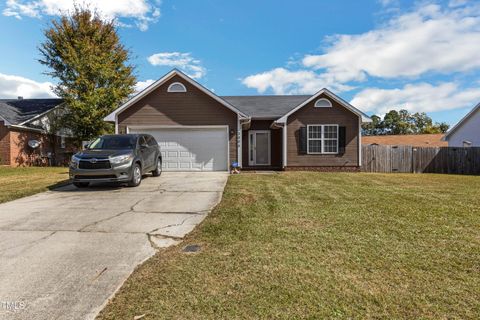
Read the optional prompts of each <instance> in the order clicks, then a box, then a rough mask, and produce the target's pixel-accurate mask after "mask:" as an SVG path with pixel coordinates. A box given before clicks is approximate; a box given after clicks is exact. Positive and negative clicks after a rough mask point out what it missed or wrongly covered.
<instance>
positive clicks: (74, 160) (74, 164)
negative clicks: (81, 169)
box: [70, 155, 80, 168]
mask: <svg viewBox="0 0 480 320" xmlns="http://www.w3.org/2000/svg"><path fill="white" fill-rule="evenodd" d="M79 162H80V158H78V157H77V156H75V155H73V156H72V159H71V160H70V166H71V167H72V168H78V163H79Z"/></svg>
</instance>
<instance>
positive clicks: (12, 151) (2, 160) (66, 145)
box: [0, 97, 74, 166]
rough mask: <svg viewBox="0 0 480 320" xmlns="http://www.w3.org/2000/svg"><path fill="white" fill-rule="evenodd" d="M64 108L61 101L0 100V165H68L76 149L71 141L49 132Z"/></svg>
mask: <svg viewBox="0 0 480 320" xmlns="http://www.w3.org/2000/svg"><path fill="white" fill-rule="evenodd" d="M61 106H62V100H61V99H22V98H21V97H19V98H18V99H0V165H10V166H31V165H61V164H65V163H66V162H67V161H68V159H69V157H70V155H71V154H72V152H73V150H74V149H73V146H72V143H71V139H68V138H67V137H66V135H63V134H55V135H49V134H48V133H47V132H46V129H47V128H48V121H49V118H50V116H51V114H52V113H53V112H55V110H58V109H59V107H61ZM29 142H30V144H29Z"/></svg>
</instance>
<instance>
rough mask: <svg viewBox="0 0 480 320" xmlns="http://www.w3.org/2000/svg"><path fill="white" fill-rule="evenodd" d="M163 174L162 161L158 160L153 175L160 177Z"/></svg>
mask: <svg viewBox="0 0 480 320" xmlns="http://www.w3.org/2000/svg"><path fill="white" fill-rule="evenodd" d="M161 174H162V160H160V158H159V159H157V166H156V167H155V170H153V171H152V175H153V176H154V177H158V176H160V175H161Z"/></svg>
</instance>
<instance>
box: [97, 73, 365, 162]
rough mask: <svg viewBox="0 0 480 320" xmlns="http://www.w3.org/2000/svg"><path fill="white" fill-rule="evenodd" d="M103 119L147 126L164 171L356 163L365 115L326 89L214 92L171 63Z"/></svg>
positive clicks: (127, 129)
mask: <svg viewBox="0 0 480 320" xmlns="http://www.w3.org/2000/svg"><path fill="white" fill-rule="evenodd" d="M105 120H106V121H111V122H115V130H116V132H117V133H140V132H141V133H149V134H152V135H153V136H154V137H155V138H156V139H157V141H158V143H159V145H160V147H161V149H162V160H163V168H164V170H166V171H227V170H229V168H230V166H231V164H232V163H233V162H237V163H238V164H239V165H240V166H241V167H242V168H244V169H269V170H272V169H273V170H295V169H296V170H307V169H308V170H321V171H340V170H342V171H357V170H359V168H360V166H361V124H362V122H369V121H371V120H370V118H369V117H368V116H367V115H365V114H364V113H363V112H361V111H360V110H358V109H356V108H355V107H353V106H352V105H350V104H349V103H347V102H345V101H344V100H342V99H341V98H339V97H338V96H336V95H335V94H333V93H332V92H330V91H329V90H327V89H322V90H320V91H318V92H317V93H315V94H314V95H311V96H306V95H302V96H224V97H221V96H217V95H215V94H214V93H213V92H211V91H210V90H208V89H206V88H205V87H203V86H202V85H200V84H199V83H197V82H196V81H194V80H193V79H191V78H190V77H188V76H187V75H185V74H184V73H182V72H181V71H178V70H172V71H171V72H169V73H168V74H166V75H165V76H164V77H162V78H161V79H159V80H158V81H156V82H155V83H153V84H152V85H150V86H149V87H147V88H146V89H144V90H143V91H141V92H140V93H138V94H137V95H136V96H134V97H133V98H132V99H130V100H128V101H127V102H126V103H124V104H123V105H122V106H120V107H119V108H118V109H116V110H115V111H114V112H112V113H111V114H110V115H108V116H107V117H106V118H105Z"/></svg>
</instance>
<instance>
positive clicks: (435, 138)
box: [362, 133, 448, 147]
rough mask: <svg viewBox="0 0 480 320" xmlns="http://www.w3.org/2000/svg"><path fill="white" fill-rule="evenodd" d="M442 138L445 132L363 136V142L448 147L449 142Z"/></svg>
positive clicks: (367, 143) (368, 143)
mask: <svg viewBox="0 0 480 320" xmlns="http://www.w3.org/2000/svg"><path fill="white" fill-rule="evenodd" d="M442 138H443V133H433V134H395V135H382V136H363V137H362V144H363V145H384V146H412V147H448V143H447V142H446V141H443V140H442Z"/></svg>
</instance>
